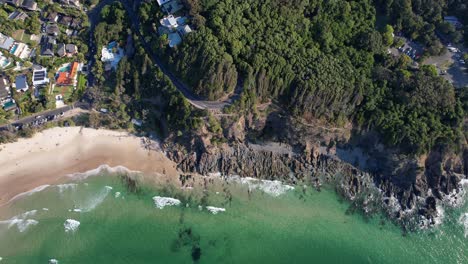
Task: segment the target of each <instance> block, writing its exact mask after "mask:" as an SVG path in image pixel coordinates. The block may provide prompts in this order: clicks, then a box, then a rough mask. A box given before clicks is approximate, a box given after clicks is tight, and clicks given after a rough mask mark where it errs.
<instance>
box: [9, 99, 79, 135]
mask: <svg viewBox="0 0 468 264" xmlns="http://www.w3.org/2000/svg"><path fill="white" fill-rule="evenodd" d="M76 108H82V109H86V108H88V105H87V104H85V103H76V104H75V105H67V106H64V107H60V108H57V109H52V110H47V111H43V112H40V113H36V114H34V115H32V116H28V117H25V118H21V119H19V120H15V121H13V122H10V123H9V124H6V125H2V126H0V130H6V129H9V128H14V127H16V126H20V127H22V126H24V125H31V124H32V123H33V122H34V121H36V120H38V119H43V118H47V116H53V115H55V116H60V115H61V114H62V113H63V114H64V117H67V115H66V113H67V112H69V111H71V110H73V109H76ZM39 117H40V118H39ZM56 120H57V119H56Z"/></svg>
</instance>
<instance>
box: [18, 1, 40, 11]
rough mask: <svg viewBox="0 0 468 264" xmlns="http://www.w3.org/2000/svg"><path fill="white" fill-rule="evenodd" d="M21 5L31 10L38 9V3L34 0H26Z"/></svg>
mask: <svg viewBox="0 0 468 264" xmlns="http://www.w3.org/2000/svg"><path fill="white" fill-rule="evenodd" d="M21 7H22V8H24V9H27V10H29V11H36V9H37V3H36V2H35V1H33V0H24V1H23V3H22V4H21Z"/></svg>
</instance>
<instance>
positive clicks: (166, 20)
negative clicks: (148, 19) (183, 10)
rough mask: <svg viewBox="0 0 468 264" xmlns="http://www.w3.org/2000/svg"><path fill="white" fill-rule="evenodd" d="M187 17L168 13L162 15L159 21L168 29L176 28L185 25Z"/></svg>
mask: <svg viewBox="0 0 468 264" xmlns="http://www.w3.org/2000/svg"><path fill="white" fill-rule="evenodd" d="M186 20H187V18H186V17H174V16H173V15H168V16H166V17H163V18H162V19H161V20H159V22H160V23H161V26H163V27H166V28H169V29H176V28H178V27H180V26H183V25H185V22H186Z"/></svg>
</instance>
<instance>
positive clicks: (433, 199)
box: [164, 138, 468, 230]
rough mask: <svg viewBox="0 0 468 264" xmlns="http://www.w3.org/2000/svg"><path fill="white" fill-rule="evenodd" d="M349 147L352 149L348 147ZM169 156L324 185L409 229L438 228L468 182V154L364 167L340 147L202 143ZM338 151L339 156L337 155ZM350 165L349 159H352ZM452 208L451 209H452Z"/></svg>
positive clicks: (377, 161) (203, 170) (172, 149)
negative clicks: (449, 203)
mask: <svg viewBox="0 0 468 264" xmlns="http://www.w3.org/2000/svg"><path fill="white" fill-rule="evenodd" d="M348 147H349V146H348ZM164 148H165V151H166V154H167V156H168V157H169V158H170V159H172V160H173V161H175V162H176V163H177V164H178V168H179V169H180V170H182V171H184V172H187V173H198V174H202V175H209V174H212V173H221V174H222V175H238V176H240V177H255V178H259V179H267V180H281V181H283V182H285V183H288V184H309V185H312V186H314V187H316V188H317V189H320V186H322V185H323V184H329V185H331V186H335V188H336V191H337V192H338V193H340V194H341V195H342V196H343V197H345V198H346V199H347V200H349V201H351V202H352V207H353V208H355V209H358V210H361V211H362V212H363V213H364V214H366V215H372V214H373V213H375V212H378V211H380V210H383V211H384V212H385V213H386V214H387V215H388V216H389V217H390V218H391V219H393V220H395V221H396V222H398V223H400V224H402V226H403V227H404V228H405V229H408V230H414V229H416V228H421V227H428V226H431V225H437V224H438V223H439V222H440V219H439V218H440V212H439V211H438V208H439V206H441V205H443V204H444V203H445V204H446V201H447V200H450V201H452V202H453V199H451V197H452V198H453V197H455V199H456V197H458V195H457V194H458V193H459V192H460V191H461V188H460V182H461V180H462V179H465V178H466V175H467V165H468V160H467V157H468V152H467V151H465V153H464V155H463V156H462V157H460V156H457V155H448V154H446V153H442V151H434V152H431V153H430V154H429V155H428V156H427V157H424V158H423V159H419V160H418V159H415V158H409V157H407V156H401V155H400V156H399V155H396V154H389V153H386V156H383V155H377V154H376V153H374V154H375V155H374V156H370V155H366V161H367V162H366V166H362V164H361V165H357V164H353V162H349V161H346V159H343V158H341V157H340V156H343V155H339V154H337V153H339V152H343V150H341V149H339V148H337V147H331V148H330V147H324V146H321V145H311V144H305V145H301V146H294V147H293V146H291V145H289V144H284V143H275V142H268V143H262V144H258V143H257V144H252V143H248V142H243V143H233V144H222V145H217V146H214V145H211V144H207V143H206V141H204V140H202V139H196V138H195V139H192V140H191V141H190V143H188V144H184V145H183V144H177V143H173V142H172V143H166V144H165V147H164ZM337 150H338V151H337ZM348 159H349V157H348ZM452 205H453V204H452Z"/></svg>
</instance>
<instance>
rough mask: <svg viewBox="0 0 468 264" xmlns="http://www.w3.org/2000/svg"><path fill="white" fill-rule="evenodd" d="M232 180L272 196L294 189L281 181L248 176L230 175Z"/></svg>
mask: <svg viewBox="0 0 468 264" xmlns="http://www.w3.org/2000/svg"><path fill="white" fill-rule="evenodd" d="M229 179H230V180H232V181H235V182H239V183H241V184H246V185H247V186H248V187H249V189H258V190H261V191H263V192H265V193H267V194H269V195H272V196H275V197H276V196H280V195H282V194H284V193H286V192H287V191H290V190H294V187H293V186H290V185H287V184H283V183H282V182H281V181H269V180H259V179H255V178H250V177H245V178H242V177H239V176H231V177H230V178H229Z"/></svg>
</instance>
